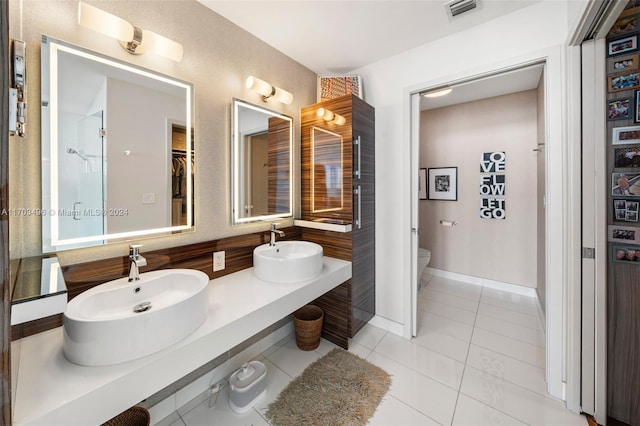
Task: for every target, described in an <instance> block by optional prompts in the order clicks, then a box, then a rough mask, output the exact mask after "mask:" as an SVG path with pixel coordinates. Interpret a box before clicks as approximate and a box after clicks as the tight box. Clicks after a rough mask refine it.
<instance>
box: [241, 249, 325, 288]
mask: <svg viewBox="0 0 640 426" xmlns="http://www.w3.org/2000/svg"><path fill="white" fill-rule="evenodd" d="M320 272H322V246H321V245H319V244H316V243H312V242H309V241H278V242H276V245H275V246H270V245H269V244H263V245H261V246H258V247H256V248H255V249H254V250H253V273H254V274H255V276H256V277H258V278H260V279H261V280H263V281H269V282H273V283H294V282H299V281H306V280H310V279H312V278H315V277H316V276H318V275H319V274H320Z"/></svg>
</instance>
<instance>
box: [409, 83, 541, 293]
mask: <svg viewBox="0 0 640 426" xmlns="http://www.w3.org/2000/svg"><path fill="white" fill-rule="evenodd" d="M536 105H537V92H536V91H535V90H530V91H526V92H520V93H515V94H511V95H506V96H500V97H495V98H490V99H484V100H480V101H475V102H468V103H465V104H460V105H454V106H450V107H444V108H438V109H434V110H429V111H424V112H422V115H421V123H420V131H421V135H420V138H421V145H420V167H421V168H429V167H453V166H456V167H458V201H433V200H428V201H421V202H420V206H419V208H420V224H419V226H420V246H421V247H424V248H427V249H430V250H431V263H430V265H429V266H431V267H433V268H436V269H441V270H445V271H450V272H456V273H460V274H465V275H471V276H474V277H480V278H485V279H491V280H496V281H501V282H505V283H510V284H516V285H522V286H526V287H536V267H537V263H536V255H537V252H536V242H537V239H536V229H537V225H536V221H537V220H536V204H537V197H536V191H537V190H536V186H537V183H536V179H537V178H536V175H537V170H536V167H537V166H536V155H535V153H534V152H533V151H532V148H534V147H535V146H536V143H537V118H536V117H537V106H536ZM494 151H504V152H505V153H506V171H505V172H506V173H505V174H506V219H504V220H500V219H482V218H480V213H479V210H480V193H479V185H480V158H481V155H482V153H484V152H494ZM440 220H452V221H453V220H455V221H457V222H458V225H456V226H454V227H443V226H441V225H440V223H439V222H440Z"/></svg>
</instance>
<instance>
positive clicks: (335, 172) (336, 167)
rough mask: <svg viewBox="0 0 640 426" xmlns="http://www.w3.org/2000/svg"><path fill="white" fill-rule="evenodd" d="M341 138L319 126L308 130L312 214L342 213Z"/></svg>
mask: <svg viewBox="0 0 640 426" xmlns="http://www.w3.org/2000/svg"><path fill="white" fill-rule="evenodd" d="M342 161H343V160H342V136H340V135H339V134H337V133H333V132H330V131H328V130H325V129H321V128H319V127H315V126H314V127H313V128H312V129H311V182H312V185H311V212H312V213H322V212H329V211H335V210H341V209H342V207H343V205H344V202H343V200H344V197H343V190H342V168H343V163H342Z"/></svg>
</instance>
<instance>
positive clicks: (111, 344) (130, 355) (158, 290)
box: [63, 269, 209, 366]
mask: <svg viewBox="0 0 640 426" xmlns="http://www.w3.org/2000/svg"><path fill="white" fill-rule="evenodd" d="M207 284H209V277H208V276H207V274H205V273H203V272H200V271H195V270H191V269H166V270H160V271H152V272H145V273H142V274H140V281H135V282H128V280H127V278H126V277H125V278H120V279H117V280H114V281H110V282H108V283H104V284H101V285H99V286H96V287H94V288H92V289H90V290H87V291H85V292H84V293H81V294H80V295H78V296H77V297H75V298H74V299H72V300H71V301H70V302H69V303H68V305H67V311H66V312H65V314H64V343H63V349H64V354H65V356H66V357H67V359H68V360H69V361H71V362H73V363H75V364H80V365H91V366H95V365H110V364H117V363H120V362H125V361H129V360H132V359H136V358H140V357H143V356H146V355H149V354H152V353H154V352H157V351H159V350H161V349H164V348H166V347H168V346H170V345H172V344H174V343H176V342H178V341H180V340H182V339H183V338H185V337H187V336H188V335H189V334H191V333H192V332H193V331H195V330H196V329H197V328H198V327H199V326H200V325H201V324H202V323H203V322H204V320H205V318H206V317H207V310H208V291H207Z"/></svg>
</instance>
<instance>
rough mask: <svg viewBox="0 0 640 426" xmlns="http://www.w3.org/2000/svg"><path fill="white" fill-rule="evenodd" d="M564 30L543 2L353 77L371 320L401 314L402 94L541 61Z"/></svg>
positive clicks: (559, 5)
mask: <svg viewBox="0 0 640 426" xmlns="http://www.w3.org/2000/svg"><path fill="white" fill-rule="evenodd" d="M566 31H567V11H566V3H564V2H556V1H544V2H541V3H537V4H535V5H533V6H530V7H528V8H525V9H523V10H521V11H518V12H514V13H512V14H509V15H507V16H505V17H502V18H500V19H496V20H493V21H491V22H487V23H485V24H483V25H479V26H476V27H473V28H470V29H469V30H467V31H464V32H461V33H458V34H455V35H452V36H450V37H446V38H443V39H440V40H437V41H434V42H432V43H429V44H426V45H424V46H421V47H419V48H416V49H412V50H410V51H408V52H406V53H403V54H400V55H397V56H394V57H391V58H388V59H385V60H383V61H380V62H377V63H375V64H372V65H370V66H367V67H363V68H361V69H359V70H356V71H355V73H357V74H360V75H361V76H362V77H363V82H364V93H365V100H366V101H367V102H369V103H371V104H372V105H374V106H375V108H376V178H377V179H376V222H377V227H376V247H377V249H376V251H377V253H376V286H377V288H376V312H377V315H380V316H381V317H383V318H385V319H388V320H391V321H393V322H396V323H399V324H404V323H405V322H406V318H405V317H406V316H407V315H408V313H407V312H406V309H405V306H406V300H407V298H408V297H409V296H408V291H409V282H410V279H411V278H410V276H409V275H410V264H409V262H410V260H409V259H410V256H411V253H410V250H409V248H410V245H409V241H410V238H411V234H410V232H411V217H410V206H411V199H412V194H411V192H410V185H409V183H410V182H409V178H410V176H409V174H408V172H407V171H408V170H409V166H410V137H409V136H410V135H409V122H408V120H409V100H408V99H409V97H408V93H409V92H410V91H412V90H418V89H420V88H425V87H433V86H434V85H436V84H442V83H446V82H449V81H452V80H456V79H458V78H463V77H468V76H473V75H477V74H480V73H483V72H488V71H490V70H494V69H499V68H503V67H508V66H511V65H514V64H518V63H524V62H528V61H531V60H534V59H536V58H541V57H545V56H547V54H548V51H546V50H545V49H549V48H556V49H557V50H561V49H560V47H559V45H561V44H562V43H564V41H565V39H566ZM558 55H561V52H560V53H558ZM553 61H555V63H554V64H553V67H551V68H552V69H551V72H553V73H554V76H553V77H554V78H555V79H556V81H557V80H558V79H559V80H562V78H563V77H562V74H561V73H562V68H561V60H560V57H557V56H556V57H555V58H553ZM558 89H559V88H558ZM555 95H556V96H560V93H557V92H556V93H555ZM560 106H561V105H558V108H560ZM548 113H549V112H548Z"/></svg>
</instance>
